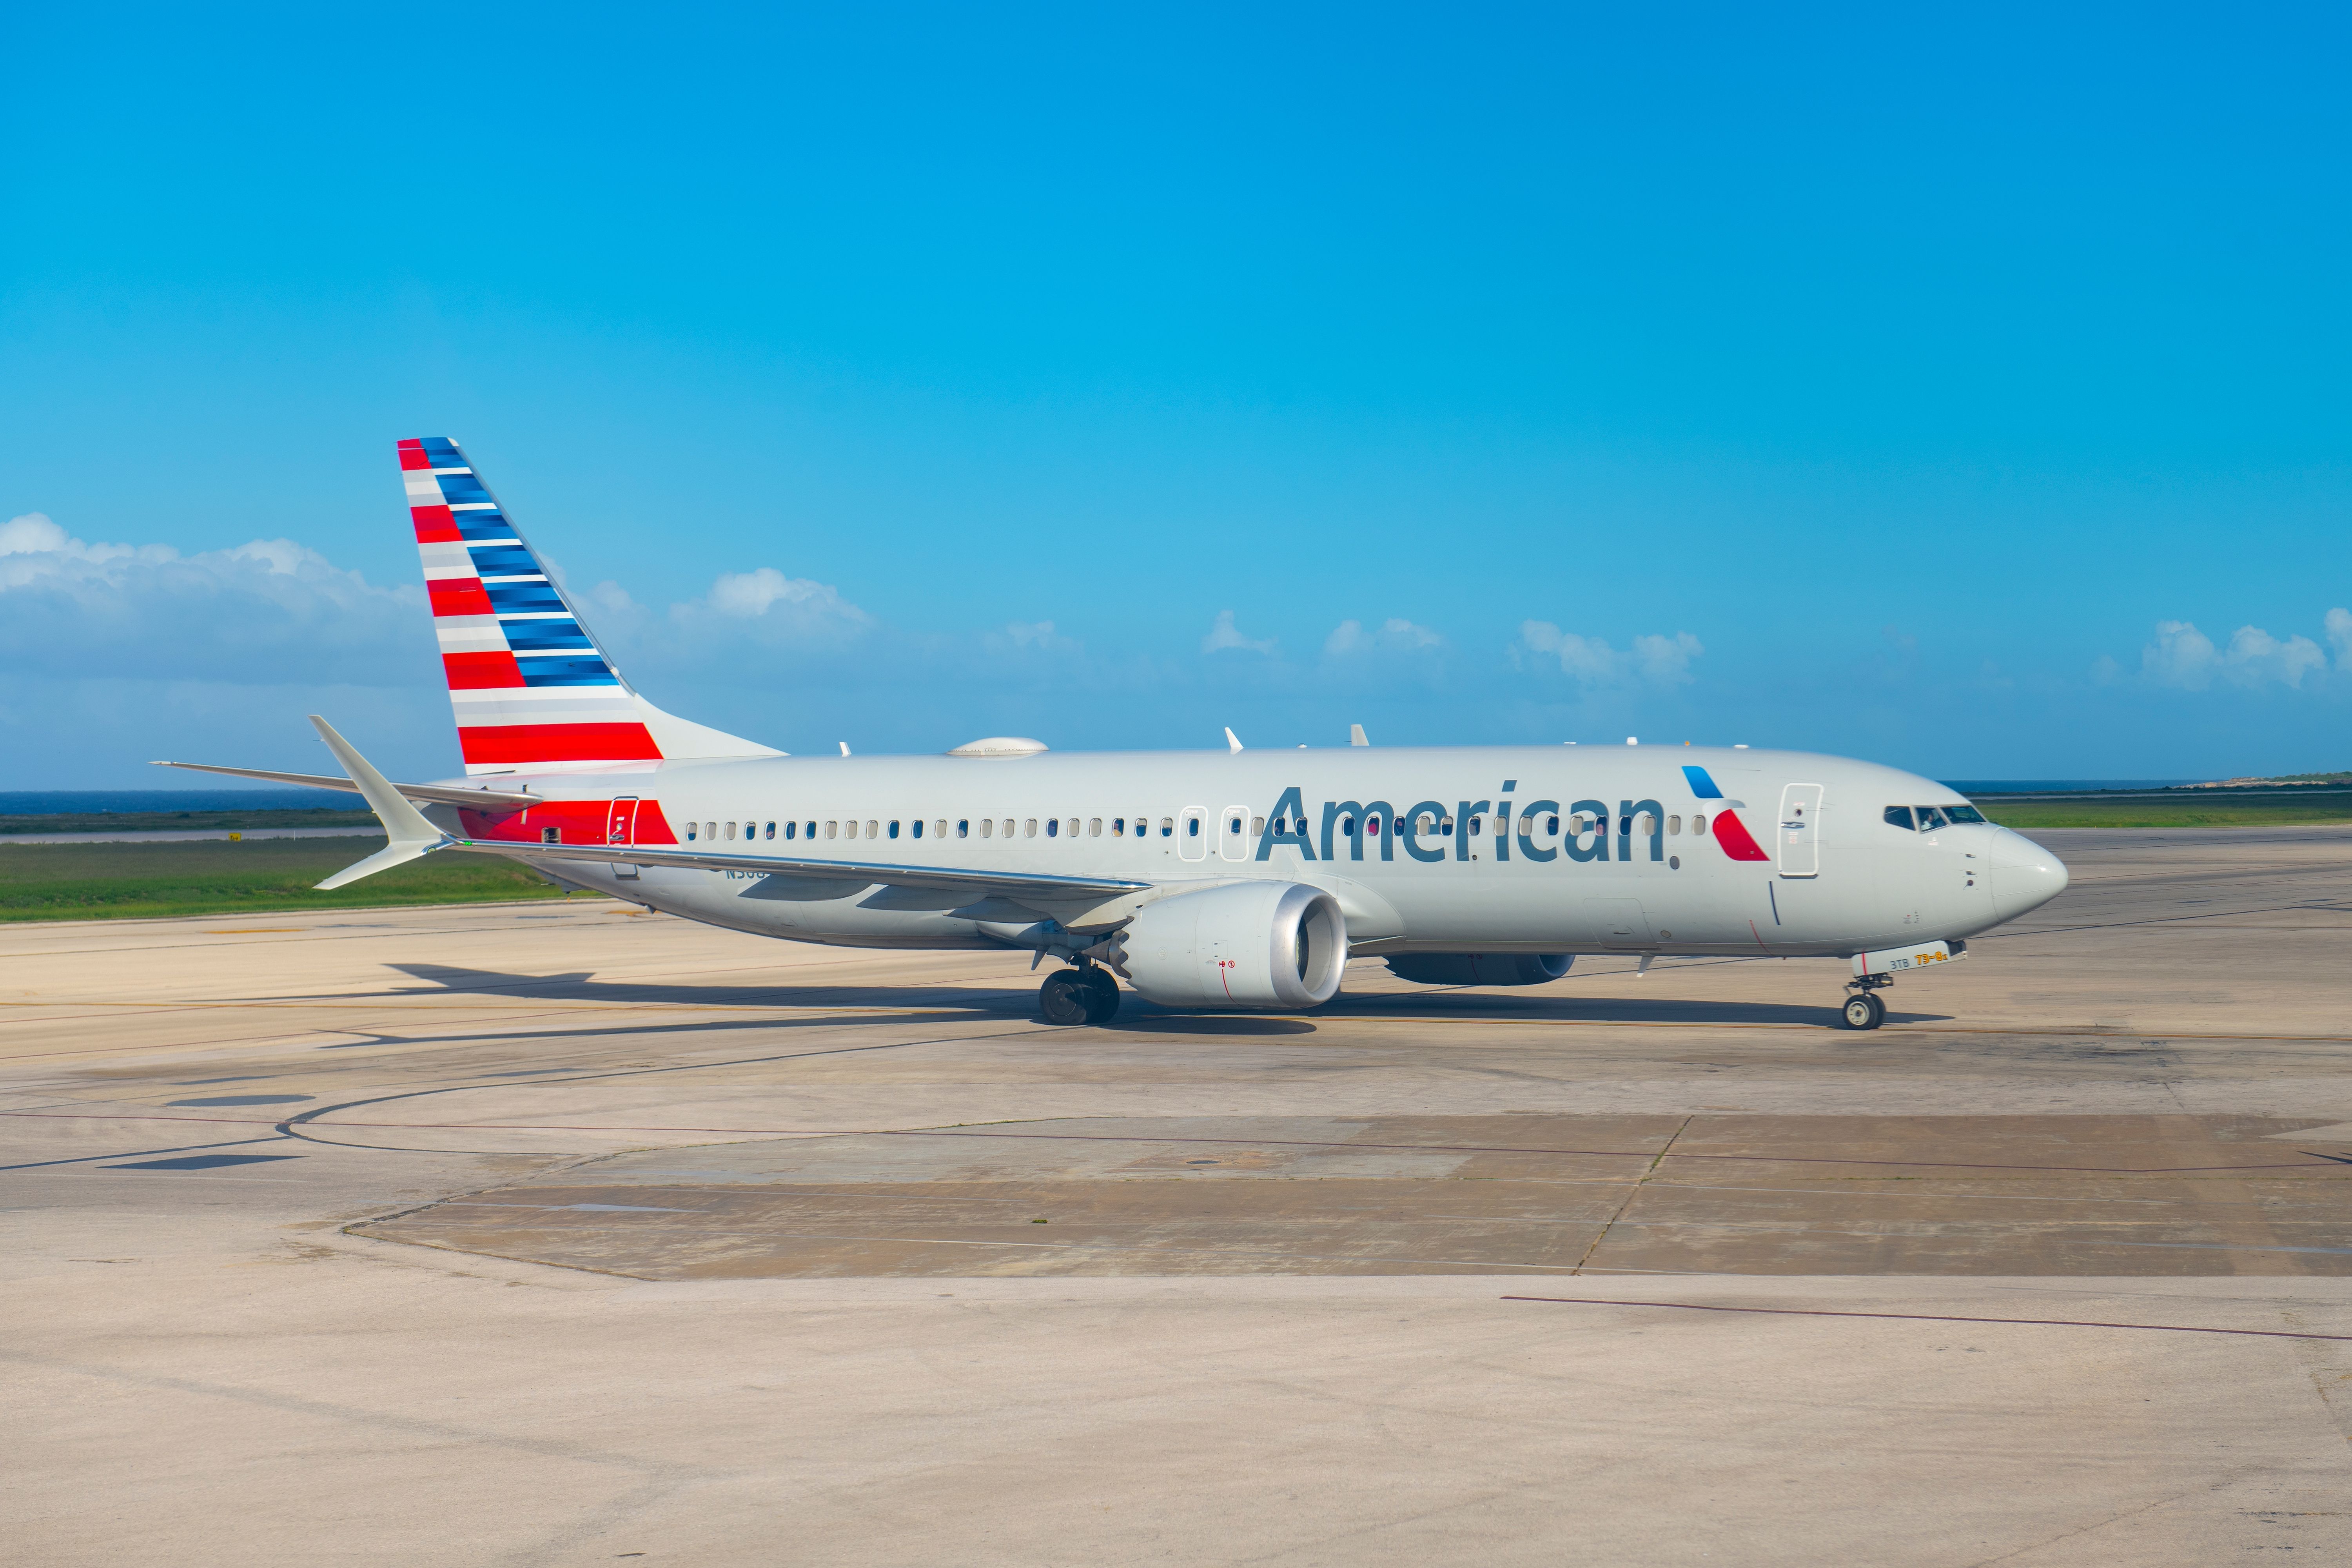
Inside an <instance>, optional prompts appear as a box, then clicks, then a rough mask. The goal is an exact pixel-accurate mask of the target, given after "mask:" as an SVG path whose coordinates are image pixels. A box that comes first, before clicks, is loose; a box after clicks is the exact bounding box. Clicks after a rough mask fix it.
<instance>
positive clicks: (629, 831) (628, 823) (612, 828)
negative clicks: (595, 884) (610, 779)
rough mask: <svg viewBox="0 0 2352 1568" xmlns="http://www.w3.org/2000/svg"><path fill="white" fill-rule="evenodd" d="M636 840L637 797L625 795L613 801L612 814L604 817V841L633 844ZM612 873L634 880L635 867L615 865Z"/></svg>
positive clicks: (627, 879)
mask: <svg viewBox="0 0 2352 1568" xmlns="http://www.w3.org/2000/svg"><path fill="white" fill-rule="evenodd" d="M636 841H637V797H636V796H635V795H623V796H621V797H620V798H619V799H618V800H616V801H614V803H613V810H612V814H611V815H610V816H607V817H605V819H604V842H605V843H607V844H635V842H636ZM613 875H614V876H615V877H617V878H619V879H622V880H624V881H634V880H635V879H636V875H637V868H635V866H615V867H614V868H613Z"/></svg>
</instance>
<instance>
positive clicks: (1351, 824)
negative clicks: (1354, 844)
mask: <svg viewBox="0 0 2352 1568" xmlns="http://www.w3.org/2000/svg"><path fill="white" fill-rule="evenodd" d="M1339 831H1340V832H1341V833H1343V834H1345V835H1347V836H1348V837H1350V838H1353V837H1355V836H1356V819H1355V818H1354V817H1352V816H1343V817H1341V818H1340V819H1339Z"/></svg>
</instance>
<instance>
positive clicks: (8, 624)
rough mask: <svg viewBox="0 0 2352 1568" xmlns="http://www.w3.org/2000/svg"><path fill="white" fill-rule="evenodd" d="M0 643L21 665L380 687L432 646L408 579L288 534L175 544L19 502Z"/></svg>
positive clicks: (0, 558)
mask: <svg viewBox="0 0 2352 1568" xmlns="http://www.w3.org/2000/svg"><path fill="white" fill-rule="evenodd" d="M0 595H5V606H4V607H0V655H5V658H6V659H7V661H8V664H9V666H10V668H13V669H16V670H18V671H23V672H33V671H41V672H47V673H56V674H63V675H72V676H76V677H80V678H89V677H101V676H127V677H131V678H134V679H181V680H187V679H226V680H230V681H236V682H241V683H246V684H252V685H278V684H283V683H287V682H293V681H303V682H317V681H322V680H336V681H345V682H351V683H354V684H360V685H386V684H398V683H404V682H407V681H411V680H414V679H416V678H417V676H418V673H419V665H420V661H422V660H425V659H428V658H430V657H431V654H432V647H433V639H432V635H431V633H430V631H429V630H428V629H427V626H426V622H425V618H424V610H425V594H424V591H423V590H422V589H421V588H418V587H415V586H412V585H409V584H402V585H400V586H397V587H392V588H381V587H377V586H376V585H375V584H372V583H370V582H368V581H367V580H366V579H365V578H364V577H362V576H361V575H360V574H358V573H356V572H346V571H343V570H342V569H341V568H339V567H337V566H336V565H335V564H334V563H332V562H331V561H329V560H328V559H327V558H326V557H325V556H323V555H320V553H319V552H317V551H315V550H311V549H309V548H307V547H305V546H303V545H300V544H297V543H295V542H293V541H292V540H290V539H257V540H255V541H253V542H250V543H247V544H240V545H237V546H236V548H234V549H230V550H215V551H206V552H203V553H200V554H196V555H182V554H181V553H180V552H178V551H177V550H174V549H173V548H172V547H171V546H170V545H167V544H143V545H131V544H91V543H89V542H85V541H82V540H79V539H76V538H73V537H71V536H70V535H68V533H67V532H66V531H65V530H64V529H63V528H61V527H59V526H58V524H57V523H56V522H55V521H51V520H50V519H49V518H47V517H45V516H43V515H42V514H41V513H39V512H28V513H26V514H25V515H24V516H21V517H16V518H12V519H10V520H9V521H7V522H6V523H5V524H0Z"/></svg>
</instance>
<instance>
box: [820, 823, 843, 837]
mask: <svg viewBox="0 0 2352 1568" xmlns="http://www.w3.org/2000/svg"><path fill="white" fill-rule="evenodd" d="M840 832H841V824H840V823H838V822H828V823H826V824H825V825H824V836H825V837H827V838H833V837H838V836H839V834H840Z"/></svg>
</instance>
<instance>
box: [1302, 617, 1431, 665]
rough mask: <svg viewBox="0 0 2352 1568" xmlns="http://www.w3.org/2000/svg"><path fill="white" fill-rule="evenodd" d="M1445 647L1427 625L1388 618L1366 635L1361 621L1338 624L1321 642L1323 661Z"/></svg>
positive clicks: (1418, 651) (1366, 632) (1399, 618)
mask: <svg viewBox="0 0 2352 1568" xmlns="http://www.w3.org/2000/svg"><path fill="white" fill-rule="evenodd" d="M1444 646H1445V639H1444V637H1440V636H1439V635H1438V634H1437V633H1435V632H1433V631H1432V630H1430V629H1429V628H1428V627H1427V626H1415V625H1414V624H1413V623H1412V622H1411V621H1408V620H1404V619H1402V617H1399V616H1390V617H1389V618H1388V619H1387V620H1385V621H1382V622H1381V626H1380V630H1378V631H1373V632H1368V631H1366V630H1365V629H1364V623H1363V622H1361V621H1341V622H1340V623H1339V626H1336V627H1334V628H1333V629H1332V632H1331V635H1330V636H1329V637H1325V638H1324V639H1323V654H1324V657H1325V658H1346V657H1348V656H1349V655H1351V654H1366V653H1372V652H1375V651H1378V652H1382V653H1421V652H1423V651H1424V650H1426V649H1429V648H1433V647H1444Z"/></svg>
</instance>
